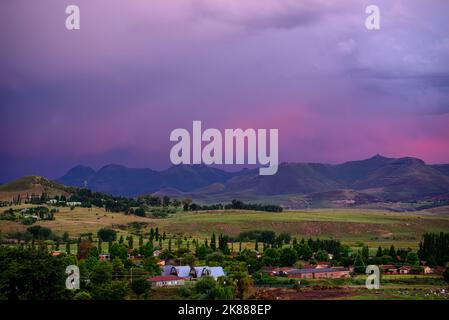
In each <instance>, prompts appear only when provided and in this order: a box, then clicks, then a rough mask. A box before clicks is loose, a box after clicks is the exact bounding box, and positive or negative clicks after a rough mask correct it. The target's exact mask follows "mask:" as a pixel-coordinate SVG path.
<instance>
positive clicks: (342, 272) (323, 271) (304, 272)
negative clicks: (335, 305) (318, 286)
mask: <svg viewBox="0 0 449 320" xmlns="http://www.w3.org/2000/svg"><path fill="white" fill-rule="evenodd" d="M349 274H350V271H349V269H347V268H338V269H337V268H319V269H317V268H313V269H292V270H290V271H289V272H288V273H287V277H289V278H301V279H320V278H326V279H339V278H347V277H349Z"/></svg>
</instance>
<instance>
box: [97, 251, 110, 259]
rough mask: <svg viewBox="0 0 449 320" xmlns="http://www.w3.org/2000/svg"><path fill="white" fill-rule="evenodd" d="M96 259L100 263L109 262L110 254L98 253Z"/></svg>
mask: <svg viewBox="0 0 449 320" xmlns="http://www.w3.org/2000/svg"><path fill="white" fill-rule="evenodd" d="M98 259H99V260H100V261H109V260H111V254H110V253H100V254H99V255H98Z"/></svg>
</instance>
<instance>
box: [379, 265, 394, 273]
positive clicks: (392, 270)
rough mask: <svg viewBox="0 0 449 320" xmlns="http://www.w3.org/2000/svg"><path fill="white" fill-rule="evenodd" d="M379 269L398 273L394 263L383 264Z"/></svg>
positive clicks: (384, 271)
mask: <svg viewBox="0 0 449 320" xmlns="http://www.w3.org/2000/svg"><path fill="white" fill-rule="evenodd" d="M379 269H380V270H381V271H382V272H383V273H384V274H398V268H397V267H396V266H395V265H393V264H381V265H380V266H379Z"/></svg>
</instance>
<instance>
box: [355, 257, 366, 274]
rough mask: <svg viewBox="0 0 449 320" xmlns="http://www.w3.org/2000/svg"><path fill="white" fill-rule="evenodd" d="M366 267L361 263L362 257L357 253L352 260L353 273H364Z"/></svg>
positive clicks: (363, 262)
mask: <svg viewBox="0 0 449 320" xmlns="http://www.w3.org/2000/svg"><path fill="white" fill-rule="evenodd" d="M365 269H366V265H365V261H363V257H362V255H361V254H360V252H358V253H357V255H356V256H355V259H354V272H355V273H359V274H362V273H365Z"/></svg>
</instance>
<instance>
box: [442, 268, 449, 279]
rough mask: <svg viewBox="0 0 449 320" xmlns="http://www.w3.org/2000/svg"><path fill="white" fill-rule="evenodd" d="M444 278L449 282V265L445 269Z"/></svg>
mask: <svg viewBox="0 0 449 320" xmlns="http://www.w3.org/2000/svg"><path fill="white" fill-rule="evenodd" d="M443 278H444V281H446V282H447V283H449V267H446V270H444V273H443Z"/></svg>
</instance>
